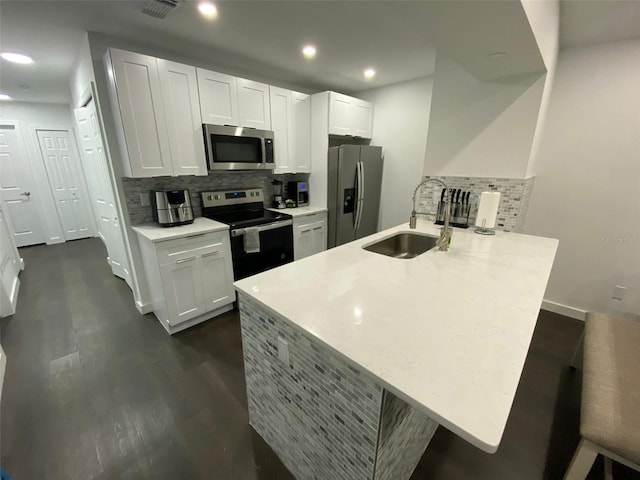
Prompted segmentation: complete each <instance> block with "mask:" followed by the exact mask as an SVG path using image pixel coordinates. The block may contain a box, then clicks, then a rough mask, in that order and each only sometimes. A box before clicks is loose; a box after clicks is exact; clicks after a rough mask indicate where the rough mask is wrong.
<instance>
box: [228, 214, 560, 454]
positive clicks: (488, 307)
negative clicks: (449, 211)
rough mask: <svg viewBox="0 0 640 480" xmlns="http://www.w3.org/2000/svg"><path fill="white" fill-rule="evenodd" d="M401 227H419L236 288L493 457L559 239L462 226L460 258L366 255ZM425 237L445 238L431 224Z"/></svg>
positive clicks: (423, 228)
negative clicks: (492, 232)
mask: <svg viewBox="0 0 640 480" xmlns="http://www.w3.org/2000/svg"><path fill="white" fill-rule="evenodd" d="M401 231H410V230H409V228H408V225H407V224H405V225H401V226H398V227H395V228H392V229H389V230H386V231H384V232H380V233H377V234H375V235H372V236H370V237H367V238H365V239H361V240H357V241H355V242H352V243H349V244H347V245H342V246H340V247H337V248H334V249H332V250H329V251H327V252H323V253H320V254H316V255H313V256H311V257H308V258H305V259H303V260H299V261H297V262H294V263H290V264H287V265H284V266H282V267H279V268H276V269H273V270H269V271H267V272H264V273H261V274H259V275H255V276H253V277H249V278H246V279H243V280H240V281H238V282H236V283H235V287H236V289H237V290H239V291H240V292H243V293H245V294H247V295H250V296H251V297H253V298H255V299H256V300H258V301H259V302H261V303H262V304H263V305H265V306H266V307H267V308H269V309H271V310H273V311H275V312H278V313H280V314H281V315H283V316H284V317H285V318H287V319H288V320H290V321H291V322H292V323H293V324H294V325H297V326H299V327H300V328H302V329H303V330H305V331H306V332H308V333H310V334H311V335H313V336H315V337H316V338H317V339H318V340H319V341H320V342H322V343H323V344H325V345H326V346H328V347H330V348H331V349H333V350H334V351H336V352H337V353H339V354H341V355H342V356H344V357H345V358H347V359H349V360H350V361H352V362H353V363H355V364H356V365H357V366H359V367H360V368H362V369H364V370H366V371H368V372H369V373H370V374H371V375H373V376H374V377H375V378H376V379H378V381H380V382H381V384H382V385H383V386H384V387H385V388H387V389H388V390H390V391H391V392H392V393H394V394H396V395H397V396H399V397H400V398H403V399H405V400H406V401H408V402H410V403H411V404H413V405H415V406H417V407H418V408H420V409H421V410H422V411H424V412H425V413H426V414H427V415H429V416H430V417H432V418H434V419H435V420H436V421H438V422H439V423H440V424H441V425H443V426H445V427H446V428H448V429H449V430H451V431H452V432H454V433H456V434H457V435H460V436H461V437H462V438H464V439H466V440H468V441H469V442H471V443H472V444H474V445H476V446H477V447H479V448H481V449H482V450H484V451H487V452H489V453H493V452H495V451H496V449H497V448H498V445H499V443H500V440H501V438H502V434H503V432H504V428H505V425H506V422H507V418H508V416H509V412H510V410H511V404H512V402H513V399H514V396H515V393H516V389H517V387H518V382H519V380H520V375H521V373H522V368H523V366H524V361H525V359H526V356H527V351H528V348H529V344H530V342H531V337H532V335H533V331H534V328H535V325H536V321H537V317H538V312H539V309H540V305H541V303H542V299H543V295H544V291H545V288H546V285H547V280H548V278H549V274H550V272H551V266H552V264H553V259H554V257H555V253H556V250H557V247H558V241H557V240H554V239H549V238H541V237H533V236H528V235H520V234H515V233H504V232H498V233H497V234H496V235H495V236H481V235H477V234H474V233H473V230H471V231H468V230H467V231H465V230H461V229H454V235H453V240H452V244H451V250H450V251H449V252H440V251H437V250H435V251H433V250H432V251H429V252H427V253H424V254H422V255H420V256H418V257H416V258H414V259H409V260H402V259H396V258H391V257H387V256H384V255H380V254H377V253H373V252H368V251H366V250H363V249H362V248H361V247H362V246H363V245H368V244H370V243H372V242H374V241H376V240H378V239H382V238H385V237H388V236H390V235H391V234H393V233H396V232H401ZM416 231H417V232H419V233H428V234H432V235H436V236H437V235H438V233H439V229H438V227H436V226H435V225H433V224H431V223H425V222H419V223H418V228H417V230H416ZM290 348H295V346H293V345H291V346H290Z"/></svg>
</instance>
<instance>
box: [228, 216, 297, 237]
mask: <svg viewBox="0 0 640 480" xmlns="http://www.w3.org/2000/svg"><path fill="white" fill-rule="evenodd" d="M289 225H293V220H283V221H282V222H273V223H267V224H266V225H260V226H259V227H255V228H257V229H258V232H266V231H268V230H275V229H276V228H282V227H288V226H289ZM251 228H253V227H251ZM244 231H245V229H244V228H236V229H235V230H231V236H232V237H240V236H241V235H244Z"/></svg>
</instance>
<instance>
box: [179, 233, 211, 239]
mask: <svg viewBox="0 0 640 480" xmlns="http://www.w3.org/2000/svg"><path fill="white" fill-rule="evenodd" d="M205 235H206V233H196V234H195V235H187V236H186V237H184V238H197V237H204V236H205Z"/></svg>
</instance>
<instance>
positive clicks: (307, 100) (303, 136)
mask: <svg viewBox="0 0 640 480" xmlns="http://www.w3.org/2000/svg"><path fill="white" fill-rule="evenodd" d="M292 135H293V142H292V145H293V148H292V154H291V158H292V159H293V161H294V162H295V170H296V173H309V172H311V97H310V96H309V95H307V94H305V93H299V92H293V127H292Z"/></svg>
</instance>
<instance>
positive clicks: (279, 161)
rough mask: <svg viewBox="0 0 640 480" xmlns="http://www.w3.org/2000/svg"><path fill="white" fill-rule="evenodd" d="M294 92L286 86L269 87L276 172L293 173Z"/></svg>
mask: <svg viewBox="0 0 640 480" xmlns="http://www.w3.org/2000/svg"><path fill="white" fill-rule="evenodd" d="M291 94H292V92H291V91H290V90H285V89H284V88H278V87H269V99H270V103H271V129H272V130H273V137H274V138H273V142H274V154H275V163H276V168H275V170H274V173H293V172H295V170H294V169H293V167H292V166H291V165H290V163H289V162H290V160H291V159H293V158H295V157H292V156H291V155H290V152H291V146H290V142H295V136H290V131H291V129H292V124H293V121H292V118H291V114H292V109H293V108H292V107H293V104H292V97H291Z"/></svg>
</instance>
